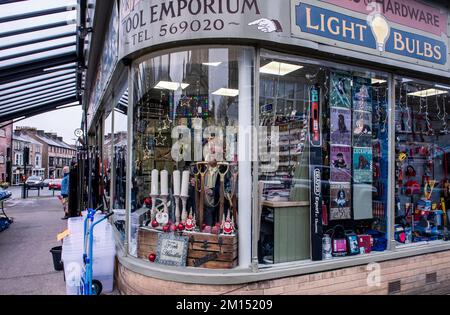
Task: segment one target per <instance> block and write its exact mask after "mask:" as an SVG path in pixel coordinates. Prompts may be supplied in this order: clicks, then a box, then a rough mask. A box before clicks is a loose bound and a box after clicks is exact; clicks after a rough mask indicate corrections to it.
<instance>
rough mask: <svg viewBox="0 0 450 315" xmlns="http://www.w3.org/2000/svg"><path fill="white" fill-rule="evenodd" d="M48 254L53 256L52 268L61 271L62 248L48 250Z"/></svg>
mask: <svg viewBox="0 0 450 315" xmlns="http://www.w3.org/2000/svg"><path fill="white" fill-rule="evenodd" d="M50 253H52V256H53V266H54V267H55V270H57V271H60V270H63V263H62V261H61V253H62V246H56V247H53V248H52V249H50Z"/></svg>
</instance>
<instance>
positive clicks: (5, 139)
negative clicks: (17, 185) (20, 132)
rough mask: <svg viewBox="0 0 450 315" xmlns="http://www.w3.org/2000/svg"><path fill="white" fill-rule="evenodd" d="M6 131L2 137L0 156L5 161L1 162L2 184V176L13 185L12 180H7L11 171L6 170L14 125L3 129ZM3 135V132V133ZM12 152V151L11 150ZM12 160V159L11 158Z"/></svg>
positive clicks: (0, 176) (0, 140) (0, 179)
mask: <svg viewBox="0 0 450 315" xmlns="http://www.w3.org/2000/svg"><path fill="white" fill-rule="evenodd" d="M5 123H6V122H2V123H1V124H5ZM2 129H3V130H4V136H0V155H2V156H3V157H4V160H2V161H0V182H1V181H2V175H3V178H4V180H5V181H9V182H10V183H11V179H10V178H7V177H8V173H9V172H11V170H8V169H7V168H6V166H7V165H6V164H7V163H6V162H7V150H8V148H11V133H12V124H11V125H8V126H5V127H3V128H2ZM2 135H3V132H2ZM11 150H12V149H11ZM10 158H11V157H10Z"/></svg>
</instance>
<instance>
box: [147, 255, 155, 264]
mask: <svg viewBox="0 0 450 315" xmlns="http://www.w3.org/2000/svg"><path fill="white" fill-rule="evenodd" d="M155 259H156V255H155V254H153V253H151V254H150V255H148V260H150V261H151V262H154V261H155Z"/></svg>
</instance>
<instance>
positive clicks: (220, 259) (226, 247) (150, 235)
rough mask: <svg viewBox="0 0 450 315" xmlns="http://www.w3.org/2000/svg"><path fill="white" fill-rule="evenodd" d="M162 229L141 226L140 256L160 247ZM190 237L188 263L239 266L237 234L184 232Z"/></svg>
mask: <svg viewBox="0 0 450 315" xmlns="http://www.w3.org/2000/svg"><path fill="white" fill-rule="evenodd" d="M160 233H163V232H161V231H157V230H153V229H149V228H140V229H139V233H138V240H137V242H138V243H137V244H138V249H137V254H138V257H139V258H143V259H148V255H149V254H151V253H154V254H156V253H157V249H158V235H159V234H160ZM182 235H184V236H186V237H188V239H189V242H188V244H189V247H188V253H187V255H188V257H187V261H186V265H187V266H189V267H199V268H209V269H231V268H234V267H236V266H237V262H238V261H237V258H238V240H237V236H236V235H215V234H206V233H199V232H188V231H185V232H183V234H182Z"/></svg>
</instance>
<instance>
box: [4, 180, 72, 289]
mask: <svg viewBox="0 0 450 315" xmlns="http://www.w3.org/2000/svg"><path fill="white" fill-rule="evenodd" d="M8 190H10V191H11V192H13V198H12V199H11V200H9V201H7V202H5V211H6V213H7V215H8V216H9V217H12V218H13V219H14V223H13V224H11V226H10V227H9V228H8V229H7V230H5V231H3V232H0V294H20V295H22V294H24V295H36V294H39V295H47V294H53V295H63V294H65V293H66V291H65V283H64V276H63V272H62V271H55V270H54V268H53V260H52V256H51V253H50V252H49V250H50V249H51V248H52V247H54V246H58V245H61V243H60V242H57V241H56V235H57V234H58V233H60V232H62V231H63V230H65V229H66V224H67V223H66V222H67V221H64V220H61V217H63V216H64V213H63V210H62V206H61V203H60V202H59V200H58V198H57V197H56V196H57V195H58V192H55V197H52V192H51V191H48V188H45V189H44V190H42V191H41V197H36V196H37V191H30V195H29V197H30V198H28V199H25V200H23V199H20V196H21V192H20V187H11V188H9V189H8Z"/></svg>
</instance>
